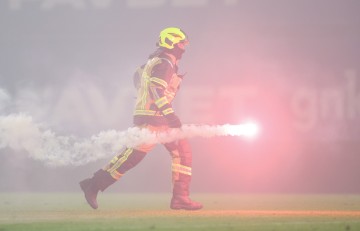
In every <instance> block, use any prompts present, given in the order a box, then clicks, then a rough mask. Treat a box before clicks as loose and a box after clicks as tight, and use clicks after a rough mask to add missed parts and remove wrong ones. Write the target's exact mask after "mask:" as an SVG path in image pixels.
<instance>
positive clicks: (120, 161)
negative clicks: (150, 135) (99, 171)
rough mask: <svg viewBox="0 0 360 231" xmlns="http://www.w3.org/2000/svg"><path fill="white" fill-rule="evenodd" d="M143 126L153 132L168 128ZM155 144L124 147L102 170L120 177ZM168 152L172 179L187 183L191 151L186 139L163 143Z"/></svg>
mask: <svg viewBox="0 0 360 231" xmlns="http://www.w3.org/2000/svg"><path fill="white" fill-rule="evenodd" d="M144 127H145V128H147V129H149V130H151V131H154V132H163V131H166V130H168V129H169V127H168V126H151V125H146V126H144ZM155 145H156V144H143V145H140V146H137V147H135V148H126V149H125V150H124V151H122V152H121V153H120V154H119V155H117V156H115V157H114V158H113V159H112V160H111V161H110V163H108V164H107V165H106V166H105V167H104V170H105V171H107V172H108V173H109V174H110V175H111V176H112V177H113V178H114V179H115V180H118V179H120V178H121V176H122V175H124V174H125V173H126V172H127V171H128V170H130V169H131V168H133V167H135V166H136V165H137V164H138V163H139V162H140V161H141V160H142V159H143V158H144V157H145V156H146V154H147V153H148V152H150V151H151V150H152V149H153V148H154V146H155ZM163 145H164V146H165V148H166V149H167V150H168V151H169V152H170V155H171V158H172V168H171V169H172V181H173V183H174V182H176V181H177V182H179V181H181V182H184V183H187V184H188V183H189V182H190V179H191V164H192V153H191V148H190V145H189V143H188V141H187V140H186V139H181V140H177V141H174V142H171V143H166V144H163Z"/></svg>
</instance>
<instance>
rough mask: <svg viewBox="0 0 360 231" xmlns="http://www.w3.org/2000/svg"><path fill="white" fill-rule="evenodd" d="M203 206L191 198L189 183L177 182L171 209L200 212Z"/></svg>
mask: <svg viewBox="0 0 360 231" xmlns="http://www.w3.org/2000/svg"><path fill="white" fill-rule="evenodd" d="M202 207H203V205H202V204H201V203H199V202H196V201H192V200H191V199H190V198H189V183H187V182H181V181H178V182H175V183H174V189H173V197H172V198H171V204H170V208H171V209H185V210H199V209H202Z"/></svg>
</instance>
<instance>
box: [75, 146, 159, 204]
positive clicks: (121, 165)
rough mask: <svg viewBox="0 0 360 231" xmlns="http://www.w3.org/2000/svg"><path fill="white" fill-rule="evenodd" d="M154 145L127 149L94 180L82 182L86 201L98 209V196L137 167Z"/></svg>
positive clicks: (98, 172)
mask: <svg viewBox="0 0 360 231" xmlns="http://www.w3.org/2000/svg"><path fill="white" fill-rule="evenodd" d="M152 147H153V145H145V146H141V147H139V149H133V148H127V149H125V150H124V151H123V152H121V153H120V155H117V156H115V157H114V158H113V159H112V160H111V161H110V163H109V164H108V165H106V166H105V167H104V168H103V169H100V170H98V171H97V172H95V174H94V176H93V177H92V178H88V179H85V180H83V181H81V182H80V187H81V189H82V190H83V191H84V195H85V198H86V201H87V202H88V203H89V205H90V206H91V207H92V208H93V209H97V208H98V204H97V200H96V199H97V194H98V192H99V191H104V190H105V189H106V188H107V187H109V186H110V185H111V184H113V183H114V182H116V181H117V180H119V179H120V177H121V176H122V175H123V174H125V172H127V171H128V170H130V169H131V168H133V167H135V166H136V165H137V164H138V163H139V162H140V161H141V160H142V159H143V158H144V157H145V155H146V152H147V151H148V150H150V149H151V148H152Z"/></svg>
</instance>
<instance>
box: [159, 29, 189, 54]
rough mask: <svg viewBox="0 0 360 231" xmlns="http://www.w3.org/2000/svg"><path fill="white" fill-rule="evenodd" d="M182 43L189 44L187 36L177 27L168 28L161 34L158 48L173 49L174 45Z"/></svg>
mask: <svg viewBox="0 0 360 231" xmlns="http://www.w3.org/2000/svg"><path fill="white" fill-rule="evenodd" d="M180 42H184V43H185V44H188V43H189V41H188V39H187V36H186V34H185V33H184V32H183V31H182V30H181V29H180V28H176V27H168V28H165V29H164V30H162V31H161V32H160V35H159V42H158V46H160V47H165V48H167V49H173V48H174V45H175V44H177V43H180Z"/></svg>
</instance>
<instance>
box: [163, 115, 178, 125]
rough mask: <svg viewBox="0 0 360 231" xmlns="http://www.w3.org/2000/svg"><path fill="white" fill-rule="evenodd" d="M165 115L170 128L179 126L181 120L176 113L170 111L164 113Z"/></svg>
mask: <svg viewBox="0 0 360 231" xmlns="http://www.w3.org/2000/svg"><path fill="white" fill-rule="evenodd" d="M165 117H166V119H167V120H168V123H169V127H170V128H181V121H180V119H179V117H177V115H175V114H174V113H171V114H169V115H166V116H165Z"/></svg>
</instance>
